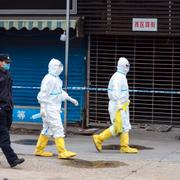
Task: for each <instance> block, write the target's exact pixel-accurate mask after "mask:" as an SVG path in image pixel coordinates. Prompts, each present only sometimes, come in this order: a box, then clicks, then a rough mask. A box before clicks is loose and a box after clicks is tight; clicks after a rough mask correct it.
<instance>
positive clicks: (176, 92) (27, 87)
mask: <svg viewBox="0 0 180 180" xmlns="http://www.w3.org/2000/svg"><path fill="white" fill-rule="evenodd" d="M13 89H40V87H32V86H13ZM63 89H64V88H63ZM67 90H74V91H108V90H111V91H113V89H108V88H92V87H85V86H84V87H75V86H73V87H67ZM129 92H133V93H151V94H153V93H154V94H171V95H172V94H180V91H172V90H152V89H146V88H144V89H130V90H129Z"/></svg>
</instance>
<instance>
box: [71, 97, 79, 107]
mask: <svg viewBox="0 0 180 180" xmlns="http://www.w3.org/2000/svg"><path fill="white" fill-rule="evenodd" d="M70 101H71V102H72V103H73V104H74V105H75V106H78V105H79V103H78V101H77V100H76V99H74V98H70Z"/></svg>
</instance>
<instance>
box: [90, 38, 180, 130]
mask: <svg viewBox="0 0 180 180" xmlns="http://www.w3.org/2000/svg"><path fill="white" fill-rule="evenodd" d="M89 51H90V62H89V77H88V78H89V82H88V85H89V87H90V88H91V89H90V91H89V94H88V102H89V111H88V113H87V115H88V116H87V117H88V125H97V126H100V125H109V123H110V119H109V114H108V96H107V90H104V89H102V88H107V86H108V81H109V79H110V77H111V76H112V74H113V73H114V72H115V71H116V64H117V61H118V58H119V57H121V56H124V57H126V58H127V59H128V60H129V61H130V64H131V67H130V72H129V73H128V75H127V78H128V82H129V88H130V100H131V105H130V115H131V123H156V124H171V125H178V126H179V125H180V120H179V118H180V113H179V109H180V61H179V59H180V39H179V38H177V37H153V36H150V37H149V36H144V37H143V36H108V35H107V36H106V35H104V36H95V35H94V36H92V37H91V38H90V46H89Z"/></svg>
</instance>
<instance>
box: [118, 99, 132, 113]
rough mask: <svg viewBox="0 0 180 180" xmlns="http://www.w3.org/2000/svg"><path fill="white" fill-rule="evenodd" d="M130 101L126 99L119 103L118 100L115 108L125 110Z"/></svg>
mask: <svg viewBox="0 0 180 180" xmlns="http://www.w3.org/2000/svg"><path fill="white" fill-rule="evenodd" d="M129 103H130V101H129V100H128V101H126V102H125V103H123V104H121V103H120V102H118V103H117V110H120V111H121V110H123V111H126V109H127V107H128V106H129Z"/></svg>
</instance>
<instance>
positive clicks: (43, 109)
mask: <svg viewBox="0 0 180 180" xmlns="http://www.w3.org/2000/svg"><path fill="white" fill-rule="evenodd" d="M48 68H49V69H48V74H47V75H46V76H45V77H44V78H43V80H42V82H41V88H40V92H39V93H38V95H37V99H38V102H39V103H40V114H41V117H42V120H43V129H42V131H41V134H40V136H39V138H38V141H37V145H36V149H35V152H34V155H36V156H45V157H50V156H53V153H51V152H46V151H44V149H45V147H46V145H47V143H48V139H49V136H53V138H54V139H55V145H56V148H57V151H58V158H61V159H66V158H70V157H73V156H75V155H76V153H74V152H71V151H68V150H67V149H66V148H65V142H64V136H65V135H64V128H63V125H62V121H61V115H60V113H61V103H62V101H65V100H68V101H70V102H72V103H73V104H74V105H75V106H77V105H78V101H77V100H75V99H73V98H71V97H70V96H69V95H68V94H67V93H66V92H65V91H64V90H63V89H62V80H61V79H60V77H59V75H60V74H61V73H62V71H63V65H62V63H61V62H60V61H59V60H58V59H54V58H53V59H51V60H50V62H49V65H48Z"/></svg>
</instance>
